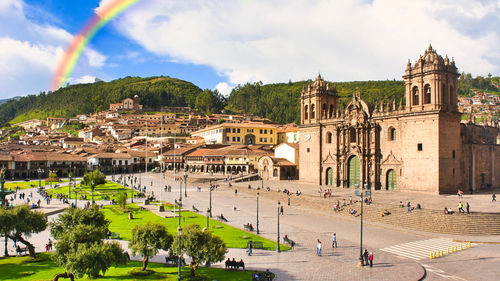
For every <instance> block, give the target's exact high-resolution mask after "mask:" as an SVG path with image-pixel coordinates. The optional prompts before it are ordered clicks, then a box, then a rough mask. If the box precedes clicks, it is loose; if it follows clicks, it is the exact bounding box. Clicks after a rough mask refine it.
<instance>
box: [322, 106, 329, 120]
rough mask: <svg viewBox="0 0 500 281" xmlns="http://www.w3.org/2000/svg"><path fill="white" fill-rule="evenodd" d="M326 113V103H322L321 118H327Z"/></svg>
mask: <svg viewBox="0 0 500 281" xmlns="http://www.w3.org/2000/svg"><path fill="white" fill-rule="evenodd" d="M326 114H327V112H326V103H324V104H323V105H322V106H321V118H328V116H327V115H326Z"/></svg>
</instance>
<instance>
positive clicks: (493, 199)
mask: <svg viewBox="0 0 500 281" xmlns="http://www.w3.org/2000/svg"><path fill="white" fill-rule="evenodd" d="M491 202H497V196H496V195H495V193H493V194H492V195H491Z"/></svg>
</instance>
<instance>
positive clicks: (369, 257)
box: [368, 252, 373, 267]
mask: <svg viewBox="0 0 500 281" xmlns="http://www.w3.org/2000/svg"><path fill="white" fill-rule="evenodd" d="M368 260H369V261H370V267H373V252H370V255H369V256H368Z"/></svg>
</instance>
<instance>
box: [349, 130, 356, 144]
mask: <svg viewBox="0 0 500 281" xmlns="http://www.w3.org/2000/svg"><path fill="white" fill-rule="evenodd" d="M349 142H351V143H353V142H356V129H354V128H350V129H349Z"/></svg>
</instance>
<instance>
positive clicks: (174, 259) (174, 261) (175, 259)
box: [165, 256, 186, 266]
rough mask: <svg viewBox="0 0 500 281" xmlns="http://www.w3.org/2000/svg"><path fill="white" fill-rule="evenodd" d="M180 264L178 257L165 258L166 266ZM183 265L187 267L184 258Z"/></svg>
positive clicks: (182, 259)
mask: <svg viewBox="0 0 500 281" xmlns="http://www.w3.org/2000/svg"><path fill="white" fill-rule="evenodd" d="M178 262H179V257H177V256H166V257H165V264H167V265H174V266H177V263H178ZM181 265H182V266H186V261H185V260H184V258H181Z"/></svg>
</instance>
